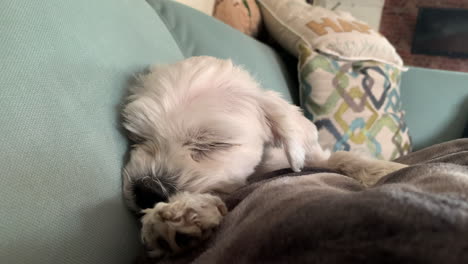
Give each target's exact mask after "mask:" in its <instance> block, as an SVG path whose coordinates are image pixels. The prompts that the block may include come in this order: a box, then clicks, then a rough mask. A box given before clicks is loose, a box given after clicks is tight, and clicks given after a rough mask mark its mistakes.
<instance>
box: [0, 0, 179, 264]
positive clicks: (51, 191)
mask: <svg viewBox="0 0 468 264" xmlns="http://www.w3.org/2000/svg"><path fill="white" fill-rule="evenodd" d="M0 32H1V37H0V58H1V65H2V67H1V70H0V84H1V87H0V111H1V114H0V124H1V125H0V135H1V136H0V150H1V154H0V155H1V158H0V171H1V177H0V200H1V205H0V263H5V264H7V263H31V264H32V263H34V264H41V263H44V264H50V263H77V264H78V263H79V264H83V263H87V264H90V263H96V264H103V263H109V264H110V263H112V264H116V263H131V260H132V259H133V258H134V257H135V255H136V252H137V250H139V241H138V232H137V231H138V230H137V225H136V221H135V219H134V217H133V216H132V215H131V214H130V213H129V212H128V210H127V209H126V207H125V206H124V204H123V202H122V199H121V167H122V163H123V160H124V154H125V152H126V150H127V141H126V140H125V137H124V135H123V134H122V133H121V132H120V131H119V127H120V126H119V123H120V122H119V114H118V109H119V104H120V102H121V100H122V97H123V94H124V91H125V89H126V87H127V80H128V79H129V78H130V77H131V76H132V74H133V73H135V72H136V71H140V70H141V69H143V68H144V67H146V66H147V65H149V64H152V63H166V62H173V61H176V60H180V59H182V58H183V55H182V53H181V52H180V51H179V50H178V48H177V45H176V43H175V42H174V40H173V39H172V37H171V34H170V33H169V32H168V31H167V30H166V28H165V26H164V24H163V23H162V21H161V20H160V19H159V18H158V17H157V16H156V14H155V13H154V11H153V10H152V8H150V7H149V6H148V4H147V3H146V2H144V1H129V0H100V1H93V0H79V1H63V0H48V1H30V0H7V1H2V2H1V3H0Z"/></svg>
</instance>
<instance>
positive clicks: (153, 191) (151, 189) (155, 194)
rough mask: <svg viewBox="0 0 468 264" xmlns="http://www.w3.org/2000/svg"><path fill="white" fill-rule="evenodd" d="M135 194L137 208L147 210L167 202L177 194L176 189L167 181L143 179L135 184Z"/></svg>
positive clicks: (150, 178)
mask: <svg viewBox="0 0 468 264" xmlns="http://www.w3.org/2000/svg"><path fill="white" fill-rule="evenodd" d="M133 193H134V195H135V203H136V204H137V206H138V207H139V208H140V209H146V208H152V207H153V206H154V205H155V204H157V203H159V202H167V200H168V199H169V196H171V195H172V194H174V193H175V188H174V187H173V184H172V183H170V182H168V181H167V180H164V181H162V180H156V179H154V178H152V177H143V178H140V179H137V180H135V182H134V183H133Z"/></svg>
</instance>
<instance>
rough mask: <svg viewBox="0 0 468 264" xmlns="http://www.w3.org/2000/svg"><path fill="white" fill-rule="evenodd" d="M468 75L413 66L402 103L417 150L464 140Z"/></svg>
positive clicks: (406, 78) (407, 75) (403, 84)
mask: <svg viewBox="0 0 468 264" xmlns="http://www.w3.org/2000/svg"><path fill="white" fill-rule="evenodd" d="M467 84H468V74H467V73H463V72H452V71H441V70H433V69H423V68H418V67H411V68H410V70H409V71H407V72H405V73H403V75H402V81H401V100H402V101H403V108H404V109H405V110H406V121H407V124H408V127H409V129H410V130H411V136H412V138H413V146H414V149H415V150H418V149H421V148H424V147H428V146H431V145H433V144H437V143H441V142H445V141H448V140H451V139H457V138H460V137H462V135H463V129H464V126H465V123H466V122H467V121H468V87H467Z"/></svg>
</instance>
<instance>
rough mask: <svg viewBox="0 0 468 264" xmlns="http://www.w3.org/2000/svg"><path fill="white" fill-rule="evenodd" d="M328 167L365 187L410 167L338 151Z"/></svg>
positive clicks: (328, 163)
mask: <svg viewBox="0 0 468 264" xmlns="http://www.w3.org/2000/svg"><path fill="white" fill-rule="evenodd" d="M327 167H328V168H330V169H334V170H337V171H340V172H341V173H343V174H344V175H346V176H349V177H351V178H353V179H356V180H358V181H359V182H361V183H362V184H364V185H365V186H372V185H374V184H375V183H376V182H377V181H379V180H380V179H381V178H382V177H384V176H385V175H387V174H389V173H392V172H394V171H397V170H399V169H402V168H405V167H408V165H405V164H401V163H396V162H391V161H384V160H377V159H372V158H367V157H362V156H360V155H359V154H357V153H353V152H348V151H338V152H335V153H332V155H331V156H330V158H329V159H328V162H327Z"/></svg>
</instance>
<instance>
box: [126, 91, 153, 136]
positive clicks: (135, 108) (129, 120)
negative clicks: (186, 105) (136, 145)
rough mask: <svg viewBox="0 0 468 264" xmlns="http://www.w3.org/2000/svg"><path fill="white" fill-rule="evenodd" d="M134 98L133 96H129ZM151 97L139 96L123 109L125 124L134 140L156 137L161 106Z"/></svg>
mask: <svg viewBox="0 0 468 264" xmlns="http://www.w3.org/2000/svg"><path fill="white" fill-rule="evenodd" d="M129 98H132V97H129ZM155 106H157V105H156V104H155V102H154V101H151V99H149V98H145V97H137V98H132V100H131V101H130V102H129V103H128V104H127V105H125V107H124V109H123V111H122V118H123V126H124V127H125V129H126V130H127V131H128V132H129V137H130V139H132V140H133V141H134V142H140V141H143V140H148V139H155V138H156V137H155V136H154V135H155V132H156V129H157V128H156V126H157V124H158V120H157V117H158V116H160V115H161V113H160V112H158V110H159V108H157V107H155Z"/></svg>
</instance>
